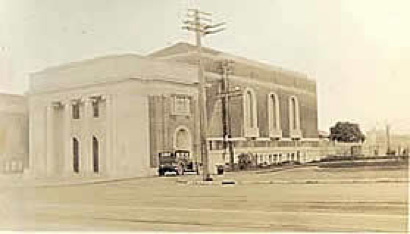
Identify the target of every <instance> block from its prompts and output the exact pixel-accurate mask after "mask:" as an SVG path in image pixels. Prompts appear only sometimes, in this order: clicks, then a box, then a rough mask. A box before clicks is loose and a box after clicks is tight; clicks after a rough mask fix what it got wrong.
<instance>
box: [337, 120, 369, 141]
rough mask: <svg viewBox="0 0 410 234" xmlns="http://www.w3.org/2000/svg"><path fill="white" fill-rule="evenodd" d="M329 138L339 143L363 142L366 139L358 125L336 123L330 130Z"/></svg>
mask: <svg viewBox="0 0 410 234" xmlns="http://www.w3.org/2000/svg"><path fill="white" fill-rule="evenodd" d="M329 138H330V140H332V141H340V142H363V141H365V139H366V137H365V136H364V134H363V133H362V132H361V131H360V127H359V125H358V124H355V123H350V122H337V123H336V125H335V126H333V127H331V128H330V136H329Z"/></svg>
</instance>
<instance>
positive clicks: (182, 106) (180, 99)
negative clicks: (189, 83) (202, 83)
mask: <svg viewBox="0 0 410 234" xmlns="http://www.w3.org/2000/svg"><path fill="white" fill-rule="evenodd" d="M173 104H174V105H173V107H174V108H173V112H174V114H175V115H189V114H190V113H191V106H190V105H191V100H190V98H189V97H188V96H182V95H181V96H175V98H174V103H173Z"/></svg>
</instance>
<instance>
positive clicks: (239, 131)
mask: <svg viewBox="0 0 410 234" xmlns="http://www.w3.org/2000/svg"><path fill="white" fill-rule="evenodd" d="M211 83H212V84H213V85H212V86H211V87H210V88H209V89H208V95H207V97H208V119H210V126H209V128H210V137H221V136H222V114H221V110H222V107H221V102H220V100H218V99H216V98H214V97H215V96H214V95H216V94H217V92H218V90H219V86H218V85H220V83H219V82H215V81H212V82H211ZM230 85H231V87H235V86H239V87H241V89H242V90H244V89H245V88H251V89H253V90H254V91H255V95H256V99H257V103H256V104H257V118H258V127H259V133H260V137H269V122H268V121H269V119H268V95H269V93H271V92H274V93H276V94H277V95H278V98H279V105H280V107H279V111H280V125H281V128H282V131H283V137H289V98H290V97H291V96H296V97H297V99H298V101H299V111H300V127H301V130H302V133H303V137H304V138H317V137H318V130H317V127H318V124H317V121H318V119H317V101H316V93H314V92H312V93H307V92H298V90H297V89H295V91H288V90H283V89H278V88H276V89H275V88H271V87H268V86H263V85H259V84H256V83H253V82H240V81H230ZM242 103H243V97H232V98H231V102H230V113H231V121H232V125H231V126H232V135H233V137H241V136H243V127H244V126H243V122H244V121H243V105H242Z"/></svg>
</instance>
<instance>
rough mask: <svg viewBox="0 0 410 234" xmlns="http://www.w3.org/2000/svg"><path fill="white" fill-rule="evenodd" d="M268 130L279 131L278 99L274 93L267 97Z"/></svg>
mask: <svg viewBox="0 0 410 234" xmlns="http://www.w3.org/2000/svg"><path fill="white" fill-rule="evenodd" d="M268 114H269V129H271V130H279V129H280V113H279V99H278V95H276V94H275V93H270V94H269V96H268Z"/></svg>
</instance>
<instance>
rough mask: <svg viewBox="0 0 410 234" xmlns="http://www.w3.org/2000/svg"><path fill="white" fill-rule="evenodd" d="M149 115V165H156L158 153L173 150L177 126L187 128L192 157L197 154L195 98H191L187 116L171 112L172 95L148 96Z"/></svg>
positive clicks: (197, 138) (197, 136)
mask: <svg viewBox="0 0 410 234" xmlns="http://www.w3.org/2000/svg"><path fill="white" fill-rule="evenodd" d="M148 100H149V116H150V152H151V157H150V159H151V160H150V166H151V167H152V168H155V167H158V154H159V153H160V152H163V151H173V150H174V137H175V131H176V129H177V128H178V127H179V126H184V127H186V128H188V129H189V131H190V133H191V139H192V152H191V154H192V155H193V157H195V156H197V155H199V150H198V149H199V132H198V127H197V125H198V122H199V118H198V113H197V108H196V107H197V99H196V97H192V99H191V114H190V115H189V116H181V115H173V114H172V110H171V108H172V101H173V96H172V95H164V96H150V97H149V99H148Z"/></svg>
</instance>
